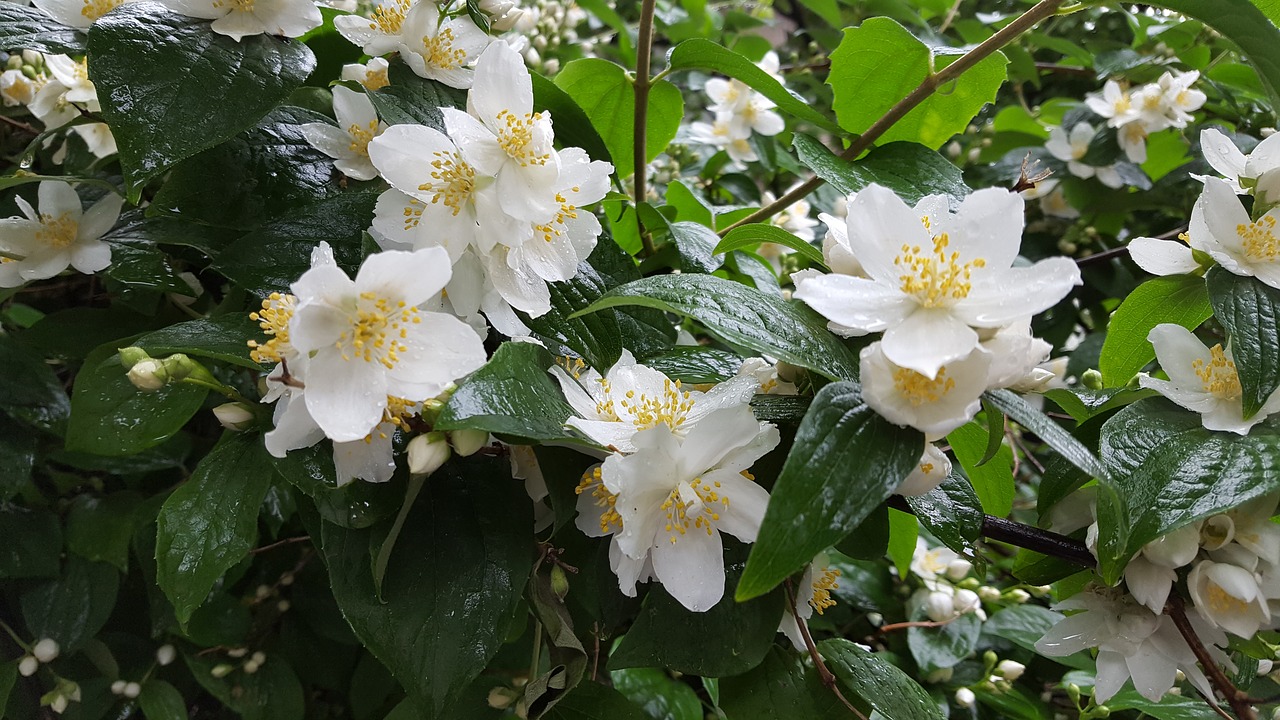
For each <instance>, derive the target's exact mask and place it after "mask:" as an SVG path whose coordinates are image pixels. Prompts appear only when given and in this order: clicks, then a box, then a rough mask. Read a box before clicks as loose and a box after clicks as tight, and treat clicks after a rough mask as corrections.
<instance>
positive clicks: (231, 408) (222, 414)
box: [213, 402, 254, 431]
mask: <svg viewBox="0 0 1280 720" xmlns="http://www.w3.org/2000/svg"><path fill="white" fill-rule="evenodd" d="M213 415H214V417H216V418H218V422H219V423H222V427H224V428H226V429H228V430H235V431H240V430H248V429H249V428H250V427H252V426H253V419H254V415H253V411H251V410H250V409H249V408H248V407H247V406H246V405H245V404H244V403H238V402H230V403H223V404H222V405H219V406H218V407H216V408H214V409H213Z"/></svg>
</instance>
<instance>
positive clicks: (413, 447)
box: [409, 432, 451, 475]
mask: <svg viewBox="0 0 1280 720" xmlns="http://www.w3.org/2000/svg"><path fill="white" fill-rule="evenodd" d="M450 452H451V451H450V450H449V443H448V442H446V440H445V435H444V433H442V432H429V433H424V434H422V435H418V436H417V437H415V438H414V439H412V440H410V441H409V472H410V473H411V474H413V475H430V474H431V473H433V472H435V471H436V470H439V469H440V466H441V465H444V463H445V461H446V460H448V459H449V454H450Z"/></svg>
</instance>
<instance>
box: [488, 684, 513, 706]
mask: <svg viewBox="0 0 1280 720" xmlns="http://www.w3.org/2000/svg"><path fill="white" fill-rule="evenodd" d="M515 699H516V695H515V694H514V691H513V690H511V689H510V688H504V687H496V688H494V689H492V690H490V691H489V707H491V708H493V709H494V710H505V709H506V708H508V707H510V705H511V703H512V702H513V701H514V700H515Z"/></svg>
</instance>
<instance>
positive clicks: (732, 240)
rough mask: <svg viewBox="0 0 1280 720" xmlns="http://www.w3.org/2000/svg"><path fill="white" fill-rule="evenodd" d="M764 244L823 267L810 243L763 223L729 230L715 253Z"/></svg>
mask: <svg viewBox="0 0 1280 720" xmlns="http://www.w3.org/2000/svg"><path fill="white" fill-rule="evenodd" d="M797 137H799V136H797ZM766 242H767V243H775V244H777V245H782V246H783V247H788V248H791V249H792V250H795V251H796V252H798V253H800V255H801V256H802V257H804V258H805V259H807V260H809V262H811V263H815V264H817V265H820V266H823V267H825V263H826V261H825V260H823V259H822V251H821V250H819V249H818V248H817V247H814V245H813V244H812V243H809V242H806V241H804V240H801V239H800V238H798V237H796V236H795V235H792V234H791V233H789V232H787V231H786V230H783V229H782V228H780V227H778V226H776V225H768V224H765V223H753V224H751V225H743V226H741V227H736V228H734V229H733V230H730V231H729V233H728V234H727V235H725V236H724V239H723V240H721V241H720V243H719V244H718V245H716V252H717V253H728V252H730V251H732V250H741V249H743V248H748V249H750V248H754V247H756V245H758V244H759V243H766Z"/></svg>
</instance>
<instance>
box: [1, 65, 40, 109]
mask: <svg viewBox="0 0 1280 720" xmlns="http://www.w3.org/2000/svg"><path fill="white" fill-rule="evenodd" d="M41 84H42V83H41V82H39V81H36V80H32V79H31V78H29V77H27V76H26V75H24V74H23V73H22V71H21V70H5V71H4V72H2V73H0V99H3V100H4V104H5V105H6V106H8V107H13V106H15V105H30V104H31V102H32V101H33V100H35V99H36V91H38V90H39V89H40V86H41Z"/></svg>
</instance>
